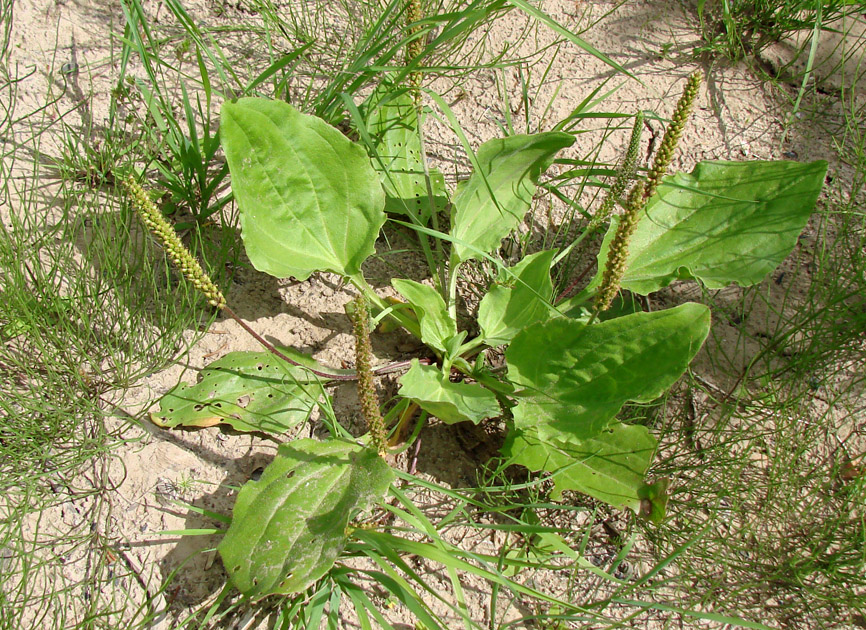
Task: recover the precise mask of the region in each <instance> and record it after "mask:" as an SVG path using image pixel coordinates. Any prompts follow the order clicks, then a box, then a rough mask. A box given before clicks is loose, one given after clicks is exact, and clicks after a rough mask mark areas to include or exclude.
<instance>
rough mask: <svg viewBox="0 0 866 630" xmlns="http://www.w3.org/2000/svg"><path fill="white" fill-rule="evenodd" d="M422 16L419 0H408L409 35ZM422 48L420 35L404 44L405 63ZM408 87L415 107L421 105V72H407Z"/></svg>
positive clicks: (415, 29) (416, 28)
mask: <svg viewBox="0 0 866 630" xmlns="http://www.w3.org/2000/svg"><path fill="white" fill-rule="evenodd" d="M423 17H424V12H423V11H422V9H421V0H408V1H407V3H406V24H408V25H409V35H410V36H412V35H415V34H416V33H417V32H418V31H419V30H421V28H420V27H419V26H412V25H413V24H415V23H416V22H418V21H419V20H420V19H421V18H423ZM423 48H424V43H423V41H422V40H421V38H420V37H416V38H415V39H413V40H412V41H411V42H409V43H408V44H407V45H406V52H405V59H404V62H405V64H406V65H409V64H410V63H411V62H412V60H413V59H415V58H417V57H418V55H420V54H421V51H422V50H423ZM409 87H410V88H411V89H412V96H413V97H414V99H415V107H420V105H421V73H420V72H417V71H416V72H412V73H410V74H409Z"/></svg>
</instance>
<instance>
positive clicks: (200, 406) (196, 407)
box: [193, 404, 204, 411]
mask: <svg viewBox="0 0 866 630" xmlns="http://www.w3.org/2000/svg"><path fill="white" fill-rule="evenodd" d="M202 409H204V405H202V404H198V405H196V406H195V407H193V410H195V411H201V410H202Z"/></svg>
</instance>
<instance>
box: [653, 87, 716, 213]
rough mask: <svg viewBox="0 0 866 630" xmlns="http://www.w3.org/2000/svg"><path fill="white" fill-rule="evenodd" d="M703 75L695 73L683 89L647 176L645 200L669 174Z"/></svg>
mask: <svg viewBox="0 0 866 630" xmlns="http://www.w3.org/2000/svg"><path fill="white" fill-rule="evenodd" d="M702 79H703V75H702V74H701V71H700V70H698V71H697V72H694V73H693V74H692V75H691V76H690V77H689V79H688V81H686V87H685V88H684V89H683V95H682V96H680V100H679V101H678V102H677V107H676V109H675V110H674V113H673V116H671V124H670V125H668V128H667V130H666V131H665V137H664V138H663V139H662V143H661V146H660V147H659V150H658V151H657V152H656V157H655V161H654V162H653V165H652V168H650V170H649V174H648V175H647V184H646V188H645V189H644V198H645V199H649V198H650V197H652V196H653V193H655V191H656V188H658V185H659V184H660V183H661V181H662V176H664V174H665V173H666V172H667V170H668V166H670V164H671V160H673V157H674V151H675V150H676V148H677V143H678V142H679V140H680V136H682V135H683V129H684V128H685V126H686V122H688V120H689V114H691V113H692V108H693V107H694V104H695V99H697V97H698V89H699V88H700V87H701V80H702Z"/></svg>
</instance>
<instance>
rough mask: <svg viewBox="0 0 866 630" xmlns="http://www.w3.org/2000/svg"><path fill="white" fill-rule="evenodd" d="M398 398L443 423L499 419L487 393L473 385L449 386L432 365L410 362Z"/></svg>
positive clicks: (496, 403)
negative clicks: (403, 399)
mask: <svg viewBox="0 0 866 630" xmlns="http://www.w3.org/2000/svg"><path fill="white" fill-rule="evenodd" d="M399 394H400V396H403V397H404V398H409V399H411V400H413V401H414V402H416V403H418V406H420V407H421V409H423V410H424V411H426V412H428V413H429V414H431V415H433V416H436V417H437V418H439V419H440V420H441V421H442V422H445V423H447V424H454V423H457V422H472V423H474V424H478V423H479V422H481V421H482V420H485V419H486V418H493V417H496V416H498V415H499V414H500V413H501V412H500V410H499V403H498V402H497V401H496V396H495V395H494V394H493V392H491V391H490V390H488V389H485V388H484V387H481V385H475V384H474V383H452V382H451V381H449V380H447V379H445V378H443V375H442V371H441V370H439V369H437V368H436V367H434V366H432V365H421V364H420V363H419V362H418V359H413V360H412V367H411V368H409V371H408V372H406V373H405V374H404V375H403V376H402V377H400V391H399Z"/></svg>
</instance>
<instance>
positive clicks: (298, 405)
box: [150, 352, 323, 434]
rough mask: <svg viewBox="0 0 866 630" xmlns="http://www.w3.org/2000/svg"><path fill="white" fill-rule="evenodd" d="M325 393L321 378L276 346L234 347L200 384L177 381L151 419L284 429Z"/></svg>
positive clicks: (164, 423) (209, 368)
mask: <svg viewBox="0 0 866 630" xmlns="http://www.w3.org/2000/svg"><path fill="white" fill-rule="evenodd" d="M322 395H323V391H322V387H321V385H320V384H319V382H318V380H317V378H316V377H315V376H314V375H313V374H312V373H310V372H309V371H307V370H305V369H303V368H299V367H295V366H293V365H289V364H288V363H286V362H285V361H283V360H282V359H279V358H277V357H276V356H275V355H273V354H272V353H270V352H231V353H229V354H227V355H226V356H224V357H223V358H221V359H218V360H217V361H214V362H213V363H211V364H210V365H208V366H207V367H206V368H204V369H203V370H202V371H201V373H200V375H199V382H198V384H196V385H186V384H184V383H182V384H180V385H177V386H176V387H175V388H174V389H172V390H171V391H170V392H168V393H167V394H166V395H165V396H163V397H162V398H161V399H160V401H159V412H158V413H152V414H151V415H150V417H151V419H152V420H153V422H154V423H155V424H158V425H159V426H161V427H176V426H186V427H210V426H214V425H216V424H220V423H224V424H228V425H230V426H231V427H233V428H234V429H236V430H238V431H264V432H266V433H275V434H281V433H285V432H286V430H287V429H290V428H291V427H293V426H295V425H296V424H298V423H300V422H303V421H305V420H306V419H307V418H309V417H310V413H311V412H312V411H313V409H314V408H315V406H316V403H317V401H318V400H319V398H320V397H321V396H322Z"/></svg>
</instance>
